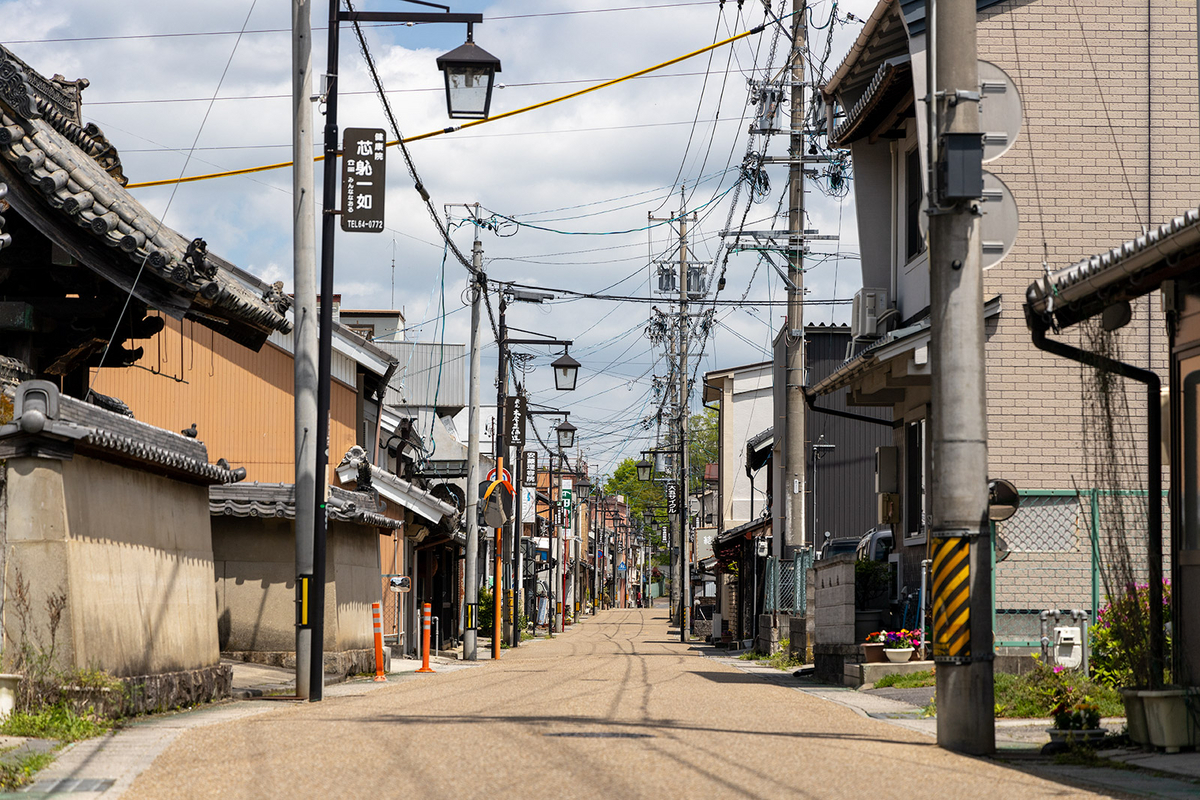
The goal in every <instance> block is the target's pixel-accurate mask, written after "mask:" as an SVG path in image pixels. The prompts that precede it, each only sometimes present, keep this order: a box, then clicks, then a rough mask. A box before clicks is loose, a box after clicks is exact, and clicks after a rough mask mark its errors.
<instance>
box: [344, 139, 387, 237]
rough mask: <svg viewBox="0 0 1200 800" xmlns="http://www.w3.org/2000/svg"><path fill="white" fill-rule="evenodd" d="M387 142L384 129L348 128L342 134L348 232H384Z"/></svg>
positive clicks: (345, 226)
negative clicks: (385, 147) (385, 144)
mask: <svg viewBox="0 0 1200 800" xmlns="http://www.w3.org/2000/svg"><path fill="white" fill-rule="evenodd" d="M384 141H385V139H384V132H383V129H381V128H346V130H345V133H343V135H342V230H344V231H346V232H347V233H382V232H383V196H384V189H385V188H386V184H385V178H386V177H387V169H386V166H387V161H386V160H385V152H386V151H385V149H384Z"/></svg>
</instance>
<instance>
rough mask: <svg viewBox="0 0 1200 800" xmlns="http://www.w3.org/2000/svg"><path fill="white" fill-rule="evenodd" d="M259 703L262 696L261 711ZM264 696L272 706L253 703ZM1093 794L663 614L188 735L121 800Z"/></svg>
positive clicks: (584, 629) (621, 619)
mask: <svg viewBox="0 0 1200 800" xmlns="http://www.w3.org/2000/svg"><path fill="white" fill-rule="evenodd" d="M251 702H254V701H251ZM258 702H262V703H266V702H269V701H258ZM1076 796H1079V797H1083V796H1089V797H1090V796H1097V795H1092V794H1089V793H1088V792H1086V791H1083V790H1080V789H1078V788H1076V787H1073V786H1070V785H1067V784H1064V783H1057V782H1054V781H1050V780H1046V779H1043V778H1040V777H1037V776H1034V775H1031V774H1028V773H1026V772H1023V771H1020V770H1018V769H1014V768H1010V767H1008V766H1005V765H1002V764H998V763H995V762H992V761H989V760H986V759H974V758H968V757H963V756H958V755H954V754H952V753H949V752H946V751H944V750H941V749H939V748H938V747H937V746H936V745H935V743H934V741H933V739H932V738H930V737H929V736H927V735H925V734H922V733H919V732H916V731H912V730H907V729H904V728H901V727H897V726H894V725H889V724H887V723H885V722H881V721H878V720H874V719H869V718H865V717H863V716H861V715H859V714H857V713H855V712H854V711H853V710H851V709H849V708H846V707H844V706H841V705H838V704H835V703H831V702H828V701H827V700H823V699H820V698H818V697H814V696H811V695H808V694H804V693H802V692H800V691H796V690H795V689H793V688H788V687H786V686H783V685H778V684H776V683H773V682H767V681H764V680H762V679H761V678H758V677H756V676H754V675H751V674H747V673H745V672H742V671H739V670H737V669H734V668H731V667H729V666H727V665H724V664H720V663H717V662H716V661H714V660H713V659H709V658H705V657H703V656H702V655H701V654H699V652H698V651H697V650H696V649H693V648H692V647H690V646H689V645H685V644H681V643H680V642H679V641H678V632H677V631H670V630H669V629H668V625H667V619H666V611H665V610H664V609H661V608H660V609H639V610H614V611H607V612H603V613H601V614H600V615H599V616H597V617H596V618H594V619H591V620H588V621H586V622H583V623H581V624H579V625H575V626H573V627H572V628H571V629H570V630H568V631H567V632H566V633H564V634H561V635H559V636H557V637H555V639H554V640H552V641H549V640H539V641H535V642H528V643H525V644H523V645H522V646H521V647H520V648H518V649H516V650H512V651H506V652H505V654H504V656H503V658H502V659H501V660H500V661H499V662H498V663H497V662H483V663H481V664H480V665H479V666H476V667H473V668H469V669H458V670H456V671H450V672H443V673H438V674H434V675H406V676H403V677H397V678H396V680H395V682H394V683H393V684H391V685H388V686H386V687H382V688H380V689H378V690H376V691H369V692H364V693H361V694H357V695H350V696H333V697H328V698H327V699H326V700H325V701H324V702H322V703H319V704H298V703H286V704H285V703H279V702H277V701H276V702H275V704H274V706H273V707H272V708H271V709H270V710H266V711H263V712H262V713H256V714H253V715H248V716H242V717H240V718H233V719H230V720H228V721H223V722H220V723H217V724H211V725H206V726H203V727H197V728H193V729H189V730H186V731H184V732H183V733H182V734H180V735H179V736H178V738H176V739H175V741H174V743H173V744H171V745H170V746H169V747H167V749H166V750H165V752H163V753H162V754H161V755H159V756H158V757H157V759H155V761H154V762H153V764H152V765H151V766H150V767H149V768H148V769H147V770H146V771H144V772H143V773H142V774H141V775H140V776H139V777H138V778H137V780H136V781H134V783H133V786H132V787H131V789H130V791H129V792H128V793H126V794H125V797H127V798H148V799H150V798H153V799H155V800H158V799H160V798H174V797H187V798H193V797H232V798H240V797H247V798H249V797H253V798H260V797H288V798H294V797H322V798H324V797H405V798H409V797H429V798H474V797H479V798H485V797H487V798H497V797H519V798H543V797H579V798H590V797H597V798H605V799H606V800H612V799H613V798H640V797H646V798H651V797H653V798H677V797H681V798H684V797H686V798H691V797H697V798H698V797H779V798H793V797H796V798H809V797H811V798H840V797H854V798H905V799H908V798H919V797H937V798H939V799H941V800H944V798H957V797H988V798H991V797H1020V798H1022V800H1029V798H1038V797H1076Z"/></svg>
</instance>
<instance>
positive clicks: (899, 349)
mask: <svg viewBox="0 0 1200 800" xmlns="http://www.w3.org/2000/svg"><path fill="white" fill-rule="evenodd" d="M999 313H1000V296H999V295H997V296H995V297H993V298H992V299H991V300H988V301H986V302H984V304H983V316H984V318H985V319H986V318H989V317H994V316H996V315H997V314H999ZM930 324H931V317H928V316H926V317H923V318H922V319H920V320H918V321H917V322H914V323H913V324H912V325H908V326H907V327H904V328H897V329H896V330H894V331H890V332H889V333H888V334H887V335H885V336H881V337H880V338H879V339H878V340H877V341H875V342H872V343H871V344H870V345H869V346H868V347H866V348H864V349H863V350H862V351H860V352H859V353H858V354H856V355H854V356H852V357H851V358H849V359H847V360H846V361H845V362H843V363H842V365H841V366H840V367H838V368H837V369H835V370H834V371H833V372H831V373H829V375H827V376H825V378H824V379H823V380H821V382H820V383H818V384H817V385H816V386H814V387H813V388H812V389H811V390H810V392H809V393H810V394H811V395H812V396H813V397H820V396H822V395H826V394H829V393H830V392H836V391H837V390H838V389H842V388H845V387H846V386H849V385H850V384H851V383H853V382H854V381H855V380H856V379H858V378H859V377H860V376H862V375H864V374H866V373H867V372H870V371H871V370H872V369H874V368H875V366H876V365H878V364H881V363H883V362H886V361H888V360H890V359H892V358H895V357H896V356H897V355H900V354H902V353H905V352H908V351H910V350H912V349H914V348H916V347H919V346H920V345H921V344H922V343H924V342H927V341H928V340H929V337H930V335H931V333H932V331H931V330H930Z"/></svg>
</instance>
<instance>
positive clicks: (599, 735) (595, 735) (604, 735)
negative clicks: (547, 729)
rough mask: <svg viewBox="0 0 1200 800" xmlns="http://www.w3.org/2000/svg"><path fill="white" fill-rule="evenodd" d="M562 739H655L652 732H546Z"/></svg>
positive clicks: (547, 734) (545, 734) (546, 734)
mask: <svg viewBox="0 0 1200 800" xmlns="http://www.w3.org/2000/svg"><path fill="white" fill-rule="evenodd" d="M542 735H543V736H557V737H559V738H562V739H653V738H654V734H652V733H621V732H619V731H567V732H566V733H544V734H542Z"/></svg>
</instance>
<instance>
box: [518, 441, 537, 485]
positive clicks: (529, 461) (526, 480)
mask: <svg viewBox="0 0 1200 800" xmlns="http://www.w3.org/2000/svg"><path fill="white" fill-rule="evenodd" d="M521 455H522V457H523V458H524V459H525V463H524V464H522V465H521V466H522V467H523V469H522V470H521V485H522V486H528V487H529V488H531V489H536V488H537V461H538V459H537V451H536V450H526V451H525V452H524V453H522V454H521Z"/></svg>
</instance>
